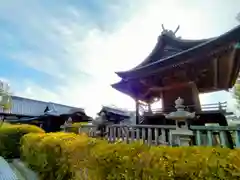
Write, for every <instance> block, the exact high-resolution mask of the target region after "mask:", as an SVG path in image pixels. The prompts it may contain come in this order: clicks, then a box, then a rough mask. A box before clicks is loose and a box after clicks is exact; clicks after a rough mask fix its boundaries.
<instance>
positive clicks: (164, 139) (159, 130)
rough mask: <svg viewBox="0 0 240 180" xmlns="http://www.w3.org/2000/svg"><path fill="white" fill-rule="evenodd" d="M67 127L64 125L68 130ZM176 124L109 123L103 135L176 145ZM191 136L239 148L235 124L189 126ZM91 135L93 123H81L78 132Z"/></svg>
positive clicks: (200, 142)
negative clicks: (174, 131)
mask: <svg viewBox="0 0 240 180" xmlns="http://www.w3.org/2000/svg"><path fill="white" fill-rule="evenodd" d="M68 128H69V127H65V131H68ZM175 128H176V126H170V125H165V126H162V125H127V126H123V125H116V124H115V125H109V126H107V127H106V130H105V131H104V132H105V133H104V137H103V138H105V139H106V140H108V141H109V142H116V141H125V142H127V143H130V142H134V141H142V142H143V143H146V144H148V145H170V146H175V145H177V144H176V143H174V142H175V140H176V139H175V138H176V137H174V136H173V134H172V130H174V129H175ZM190 129H191V130H192V131H193V134H194V136H193V138H192V142H191V143H190V144H192V145H198V146H200V145H201V146H222V147H232V146H234V147H236V148H240V127H236V126H190ZM82 132H84V133H87V134H88V135H89V136H91V137H97V136H99V132H98V131H97V127H96V126H95V125H82V126H81V127H80V128H79V133H82Z"/></svg>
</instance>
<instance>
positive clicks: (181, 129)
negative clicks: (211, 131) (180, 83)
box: [165, 97, 195, 146]
mask: <svg viewBox="0 0 240 180" xmlns="http://www.w3.org/2000/svg"><path fill="white" fill-rule="evenodd" d="M183 103H184V100H183V99H182V98H180V97H179V98H178V99H177V100H176V101H175V108H176V111H175V112H171V113H169V114H167V115H165V117H166V119H172V120H175V122H176V129H175V130H172V131H171V132H170V133H171V134H172V138H173V139H174V140H175V142H176V143H177V144H178V145H180V146H189V142H190V140H191V136H193V131H191V130H190V129H189V127H188V122H187V120H188V119H193V118H194V117H195V113H190V112H188V111H185V110H184V108H185V106H184V105H183Z"/></svg>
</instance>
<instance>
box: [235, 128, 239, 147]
mask: <svg viewBox="0 0 240 180" xmlns="http://www.w3.org/2000/svg"><path fill="white" fill-rule="evenodd" d="M235 138H236V139H235V143H236V148H240V131H239V130H236V131H235Z"/></svg>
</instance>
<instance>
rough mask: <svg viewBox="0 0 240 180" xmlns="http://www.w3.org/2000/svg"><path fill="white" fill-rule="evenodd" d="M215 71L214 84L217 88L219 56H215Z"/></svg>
mask: <svg viewBox="0 0 240 180" xmlns="http://www.w3.org/2000/svg"><path fill="white" fill-rule="evenodd" d="M213 73H214V76H213V78H214V80H213V84H214V85H213V86H214V88H217V87H218V58H215V59H214V60H213Z"/></svg>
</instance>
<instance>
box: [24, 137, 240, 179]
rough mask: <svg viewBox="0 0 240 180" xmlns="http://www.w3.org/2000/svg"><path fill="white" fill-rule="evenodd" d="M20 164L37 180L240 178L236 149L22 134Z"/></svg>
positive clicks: (239, 162) (238, 153) (239, 152)
mask: <svg viewBox="0 0 240 180" xmlns="http://www.w3.org/2000/svg"><path fill="white" fill-rule="evenodd" d="M21 147H22V148H21V150H22V151H21V152H22V160H23V161H25V162H26V163H27V164H28V165H29V166H30V168H32V169H33V170H35V171H36V172H38V173H39V175H40V178H41V179H42V180H45V179H48V180H65V179H74V180H79V179H86V178H87V179H90V180H95V179H96V180H110V179H111V180H117V179H121V180H122V179H127V180H135V179H143V180H145V179H146V180H148V179H149V180H150V179H152V180H159V179H166V180H168V179H179V180H180V179H182V180H195V179H231V180H234V179H240V150H231V149H227V148H212V147H148V146H147V145H143V144H140V143H131V144H125V143H122V142H117V143H115V144H109V143H107V142H106V141H104V140H97V139H93V138H89V137H87V136H85V135H76V134H74V133H49V134H27V135H25V136H24V137H23V138H22V140H21Z"/></svg>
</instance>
